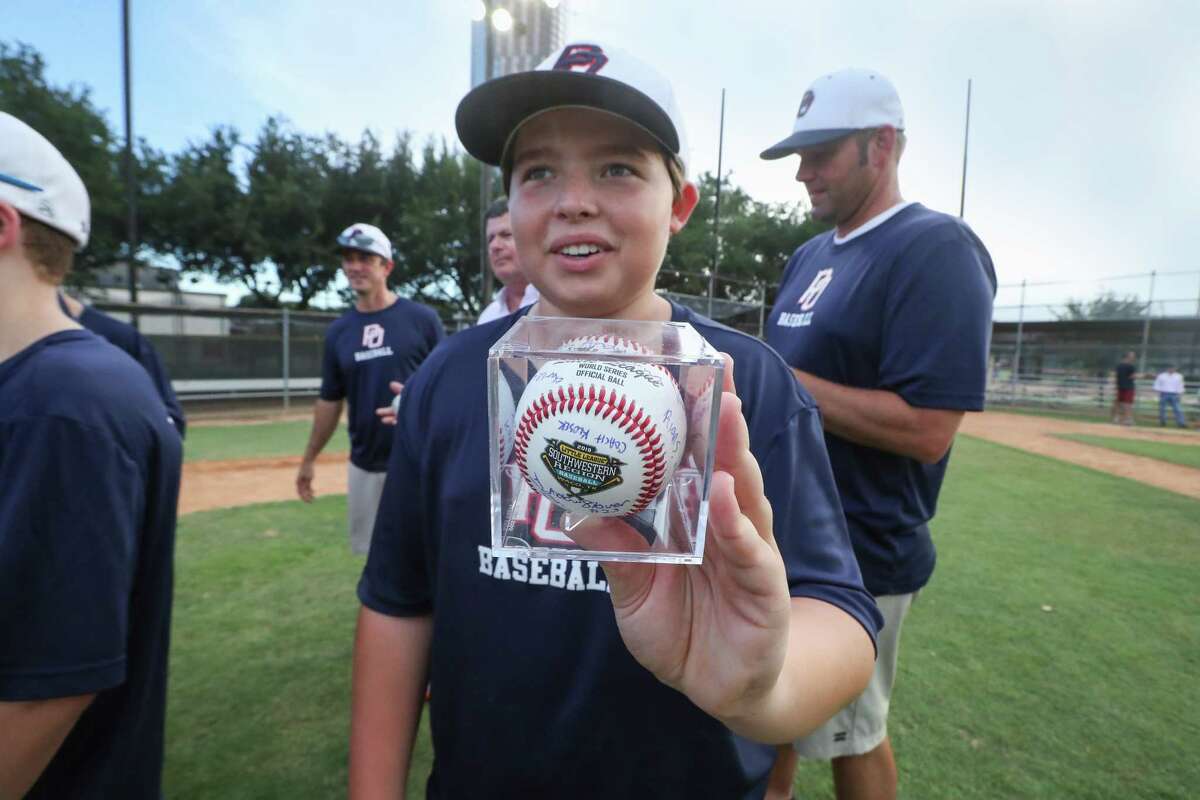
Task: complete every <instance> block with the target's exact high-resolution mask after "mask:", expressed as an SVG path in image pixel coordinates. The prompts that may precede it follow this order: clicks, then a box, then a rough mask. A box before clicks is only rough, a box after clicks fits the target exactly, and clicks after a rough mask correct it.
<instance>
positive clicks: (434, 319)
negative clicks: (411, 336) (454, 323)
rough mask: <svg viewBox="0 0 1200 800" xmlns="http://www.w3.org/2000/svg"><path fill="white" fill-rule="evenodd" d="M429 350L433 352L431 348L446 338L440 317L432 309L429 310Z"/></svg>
mask: <svg viewBox="0 0 1200 800" xmlns="http://www.w3.org/2000/svg"><path fill="white" fill-rule="evenodd" d="M429 317H430V323H429V352H431V353H432V352H433V348H435V347H437V346H438V344H439V343H440V342H441V341H442V340H443V339H445V338H446V329H445V328H443V327H442V318H441V317H439V316H438V315H437V312H436V311H434V310H433V309H430V310H429Z"/></svg>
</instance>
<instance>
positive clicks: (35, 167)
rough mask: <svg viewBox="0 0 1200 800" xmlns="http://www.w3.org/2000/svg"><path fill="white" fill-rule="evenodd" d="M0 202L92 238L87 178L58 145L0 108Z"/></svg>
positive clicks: (78, 238) (81, 238) (81, 239)
mask: <svg viewBox="0 0 1200 800" xmlns="http://www.w3.org/2000/svg"><path fill="white" fill-rule="evenodd" d="M0 202H2V203H9V204H11V205H12V206H13V207H14V208H16V209H17V211H19V212H21V213H22V214H24V215H25V216H27V217H29V218H30V219H35V220H37V221H38V222H41V223H43V224H45V225H49V226H50V227H51V228H54V229H55V230H58V231H62V232H63V233H65V234H66V235H67V236H69V237H71V238H72V239H74V240H75V244H76V245H77V248H76V249H78V250H82V249H83V248H84V246H85V245H86V244H87V242H88V233H89V231H90V230H91V220H92V205H91V202H90V201H89V200H88V193H87V189H86V188H85V187H84V185H83V181H82V180H81V179H80V177H79V173H77V172H76V171H75V169H74V167H72V166H71V165H70V164H69V163H67V160H66V159H65V158H63V154H62V153H60V152H58V148H56V147H55V146H54V145H52V144H50V142H49V140H48V139H46V137H45V136H42V135H41V134H40V133H38V132H37V131H35V130H34V129H33V128H31V127H29V126H28V125H26V124H25V123H24V122H22V121H21V120H19V119H17V118H16V117H14V116H13V115H12V114H6V113H4V112H3V111H0Z"/></svg>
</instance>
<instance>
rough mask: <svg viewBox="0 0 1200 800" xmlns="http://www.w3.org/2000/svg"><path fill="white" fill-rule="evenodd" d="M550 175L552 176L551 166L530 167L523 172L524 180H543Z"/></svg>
mask: <svg viewBox="0 0 1200 800" xmlns="http://www.w3.org/2000/svg"><path fill="white" fill-rule="evenodd" d="M548 177H550V168H549V167H540V166H534V167H528V168H527V169H525V170H524V171H523V172H522V173H521V180H522V181H543V180H545V179H546V178H548Z"/></svg>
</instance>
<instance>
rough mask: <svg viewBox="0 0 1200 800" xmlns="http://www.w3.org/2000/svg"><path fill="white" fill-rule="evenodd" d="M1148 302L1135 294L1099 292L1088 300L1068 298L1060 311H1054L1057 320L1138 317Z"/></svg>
mask: <svg viewBox="0 0 1200 800" xmlns="http://www.w3.org/2000/svg"><path fill="white" fill-rule="evenodd" d="M1149 308H1150V303H1148V302H1142V301H1141V300H1139V299H1138V296H1137V295H1128V296H1127V297H1118V296H1117V295H1116V293H1115V292H1101V293H1100V295H1099V296H1098V297H1096V298H1094V299H1092V300H1090V301H1087V302H1085V301H1083V300H1075V299H1070V300H1068V301H1067V302H1066V304H1065V305H1064V306H1063V310H1062V312H1061V313H1059V312H1057V311H1055V312H1054V316H1055V317H1057V318H1058V319H1059V320H1085V319H1140V318H1141V317H1144V316H1146V311H1147V309H1149Z"/></svg>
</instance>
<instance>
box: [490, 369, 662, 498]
mask: <svg viewBox="0 0 1200 800" xmlns="http://www.w3.org/2000/svg"><path fill="white" fill-rule="evenodd" d="M561 411H570V412H576V411H579V412H582V413H584V414H592V415H594V416H597V417H600V419H603V420H605V421H606V422H611V423H613V424H615V425H616V426H617V427H618V428H620V429H621V430H622V431H624V432H625V433H627V434H629V435H630V436H631V437H632V438H633V443H634V446H635V447H637V448H638V452H639V453H640V454H641V456H642V458H643V460H644V462H645V464H646V472H647V477H648V479H647V481H646V483H645V485H644V486H643V488H642V490H641V492H639V493H638V496H637V498H636V499H635V500H634V504H633V506H632V507H631V508H630V510H629V512H628V513H630V514H636V513H637V512H639V511H641V510H642V509H644V508H645V507H646V506H647V505H649V504H650V501H651V500H653V499H654V498H655V497H657V496H658V493H659V491H660V490H661V489H662V483H663V479H664V477H665V475H666V470H667V465H666V458H665V456H664V454H663V449H662V435H661V434H660V433H659V432H658V429H657V428H656V427H655V425H654V423H653V422H652V421H651V420H650V417H649V416H647V415H646V413H645V412H644V411H643V410H642V409H641V408H639V407H638V405H637V403H635V402H633V401H632V400H629V399H628V398H626V397H625V396H624V395H619V394H617V392H616V391H615V390H613V389H605V388H604V387H603V386H602V387H600V388H599V389H597V388H596V387H595V386H593V385H581V386H578V387H576V386H559V387H556V388H554V389H550V390H549V391H547V392H545V393H544V394H542V395H541V396H540V397H538V398H537V399H536V400H534V401H533V402H532V403H530V404H529V408H527V409H526V410H525V413H524V414H523V415H521V421H520V423H519V424H518V425H517V430H516V432H515V433H514V434H513V452H514V454H515V455H516V458H517V466H518V467H519V468H520V470H521V476H522V477H523V478H525V480H526V481H527V482H528V481H529V473H528V472H527V471H526V468H525V457H526V450H527V448H528V447H529V437H530V436H532V435H533V428H534V427H535V426H536V425H538V424H540V423H541V422H543V421H545V420H547V419H549V418H550V417H553V416H555V415H556V414H558V413H559V412H561Z"/></svg>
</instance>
